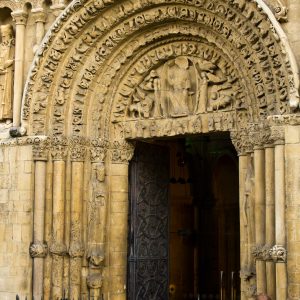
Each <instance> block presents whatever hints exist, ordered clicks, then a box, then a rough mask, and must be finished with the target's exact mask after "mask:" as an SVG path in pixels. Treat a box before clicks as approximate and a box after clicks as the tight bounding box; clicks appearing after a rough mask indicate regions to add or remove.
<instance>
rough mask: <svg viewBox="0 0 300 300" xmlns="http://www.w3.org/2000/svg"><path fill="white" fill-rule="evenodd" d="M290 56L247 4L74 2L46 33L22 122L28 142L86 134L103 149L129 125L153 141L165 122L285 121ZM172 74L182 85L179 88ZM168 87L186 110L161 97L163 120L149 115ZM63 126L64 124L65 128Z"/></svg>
mask: <svg viewBox="0 0 300 300" xmlns="http://www.w3.org/2000/svg"><path fill="white" fill-rule="evenodd" d="M162 4H164V5H162ZM182 4H184V6H183V5H182ZM174 20H176V24H174ZM171 22H172V24H171ZM87 24H88V26H87ZM141 32H143V34H142V35H141V34H140V33H141ZM287 50H288V51H287ZM290 53H291V52H290V49H286V47H285V46H282V43H281V41H280V39H279V35H278V34H276V30H274V24H273V23H272V22H271V21H270V20H269V19H268V17H267V16H266V14H265V12H264V11H262V10H261V8H259V7H258V6H257V4H256V2H255V1H249V2H248V1H247V2H246V1H239V2H236V1H225V2H224V1H209V0H201V1H199V0H194V1H185V0H174V1H170V2H169V3H168V5H165V1H158V0H151V1H129V0H128V1H123V2H122V4H115V3H114V1H109V2H105V3H104V1H103V2H102V1H100V0H99V1H75V2H74V3H73V5H71V6H70V7H68V8H67V10H66V11H65V12H64V13H63V14H62V16H61V17H60V19H59V20H58V22H57V23H56V24H55V25H53V27H52V29H51V30H50V32H49V33H48V35H47V37H46V38H45V39H44V46H43V47H42V48H41V49H40V50H39V53H38V56H37V58H36V60H35V62H34V65H33V66H32V70H31V75H30V77H29V79H28V80H27V85H26V92H25V93H24V95H25V96H24V101H23V103H24V107H23V120H24V121H25V122H27V123H28V126H29V133H30V134H31V133H34V134H41V133H43V134H44V133H45V132H51V134H54V135H61V134H65V135H66V134H71V132H72V135H73V134H74V135H84V134H85V132H86V130H88V131H89V132H90V133H91V134H92V135H94V136H104V137H105V138H106V139H107V138H108V135H109V134H111V133H109V128H110V122H111V121H114V122H115V123H121V124H120V126H121V127H122V122H123V123H124V122H127V121H128V122H129V121H130V124H131V125H132V126H135V124H134V122H135V120H134V119H135V118H136V119H138V120H146V121H148V119H150V118H154V122H152V121H149V122H146V123H147V126H148V127H147V128H148V129H149V130H150V129H151V131H152V133H151V134H154V135H155V136H161V135H160V133H158V131H156V133H155V127H157V128H158V127H159V128H163V125H162V122H161V121H165V119H174V118H175V119H176V120H177V121H178V122H182V123H184V118H195V119H197V117H196V116H198V115H200V119H205V118H207V119H209V118H210V117H211V116H214V114H215V113H216V112H217V113H219V112H222V114H223V112H231V114H230V115H231V117H230V118H232V119H233V120H234V119H235V120H236V123H237V124H241V120H243V122H242V123H247V121H248V120H250V122H259V120H261V119H264V118H265V117H266V116H267V115H272V114H286V113H289V111H290V107H289V100H291V99H296V100H295V101H294V102H297V101H298V100H297V99H298V98H297V97H298V90H297V89H298V86H297V84H298V83H297V82H296V81H295V80H294V75H295V74H294V73H295V72H294V70H292V69H291V61H292V60H291V59H290V56H289V55H290ZM286 55H288V57H286ZM79 67H80V69H81V70H83V71H82V72H78V68H79ZM174 72H180V74H181V75H182V76H181V80H180V81H179V82H177V83H176V82H174V81H172V74H173V73H174ZM192 73H193V74H194V75H193V76H191V75H189V74H192ZM189 76H190V78H189ZM245 78H247V82H246V81H245ZM274 82H275V83H276V84H274ZM116 83H118V84H116ZM119 83H120V84H119ZM176 85H182V86H183V87H184V89H183V91H182V92H181V93H182V95H183V94H187V95H186V96H185V100H184V101H185V102H189V104H188V105H187V104H184V103H178V105H179V106H178V105H177V104H176V105H177V106H178V107H179V108H178V107H176V105H175V106H174V105H173V107H172V104H174V103H172V102H171V101H170V99H171V98H172V97H171V96H172V95H171V94H169V95H160V96H161V99H164V101H165V102H166V103H168V105H169V108H168V111H167V110H166V109H163V107H162V106H159V105H153V103H154V102H153V101H154V100H153V96H155V101H156V99H159V97H158V94H159V92H161V91H162V89H161V88H158V87H159V86H160V87H164V86H167V87H169V88H170V90H171V92H172V93H173V94H174V95H175V94H176V93H175V90H176V89H175V87H176ZM172 89H173V91H172ZM200 99H201V100H200ZM203 99H204V100H203ZM175 100H176V99H175ZM201 101H202V102H201ZM203 101H204V102H205V101H206V105H203V103H204V102H203ZM162 102H163V101H162ZM177 102H178V101H177ZM155 104H156V103H155ZM293 105H294V104H293ZM205 114H207V115H209V116H205V117H203V115H205ZM45 116H47V117H45ZM66 116H72V126H71V127H68V126H65V122H69V120H68V118H66ZM213 118H214V117H213ZM217 118H219V117H217ZM46 120H49V122H47V123H46ZM138 120H136V121H138ZM208 123H209V122H208V121H207V124H208ZM215 123H216V124H217V123H218V122H215ZM128 124H129V123H128ZM227 124H232V122H231V121H228V122H226V126H227ZM196 125H197V126H200V125H199V122H198V124H196ZM210 125H211V124H210ZM120 126H116V127H119V128H120ZM180 126H181V128H179V129H178V130H179V131H188V132H190V129H187V127H186V126H185V125H184V124H183V125H180ZM188 126H190V125H188ZM207 126H208V130H210V128H213V126H211V127H209V125H207ZM230 126H231V125H230ZM242 126H244V125H243V124H242ZM126 127H127V126H126ZM200 127H201V129H199V128H200ZM200 127H198V129H197V130H202V128H205V126H203V124H201V126H200ZM227 127H228V126H227ZM233 127H234V126H233ZM66 128H69V129H68V131H69V132H66ZM148 129H147V130H148ZM234 129H236V130H241V126H240V125H239V126H236V128H233V130H234ZM214 130H218V129H214ZM220 130H230V129H228V128H224V127H222V128H221V129H220ZM198 132H199V131H198ZM200 132H202V131H200ZM134 134H135V133H133V135H134ZM164 134H165V133H162V135H164ZM127 135H130V133H128V132H127ZM131 135H132V134H131Z"/></svg>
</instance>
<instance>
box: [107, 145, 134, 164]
mask: <svg viewBox="0 0 300 300" xmlns="http://www.w3.org/2000/svg"><path fill="white" fill-rule="evenodd" d="M110 151H111V159H112V162H113V163H128V162H129V161H130V160H131V158H132V157H133V153H134V145H133V144H131V143H130V142H126V141H124V140H120V141H114V142H112V143H111V146H110Z"/></svg>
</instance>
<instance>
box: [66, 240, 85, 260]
mask: <svg viewBox="0 0 300 300" xmlns="http://www.w3.org/2000/svg"><path fill="white" fill-rule="evenodd" d="M69 255H70V257H72V258H75V257H83V255H84V247H83V245H82V243H80V242H71V244H70V248H69Z"/></svg>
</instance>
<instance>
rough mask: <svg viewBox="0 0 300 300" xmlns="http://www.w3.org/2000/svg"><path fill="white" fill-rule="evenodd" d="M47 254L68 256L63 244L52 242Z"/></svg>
mask: <svg viewBox="0 0 300 300" xmlns="http://www.w3.org/2000/svg"><path fill="white" fill-rule="evenodd" d="M49 252H50V253H51V254H54V255H58V256H65V255H67V254H68V249H67V246H66V245H65V244H63V243H58V242H54V243H52V244H51V246H50V248H49Z"/></svg>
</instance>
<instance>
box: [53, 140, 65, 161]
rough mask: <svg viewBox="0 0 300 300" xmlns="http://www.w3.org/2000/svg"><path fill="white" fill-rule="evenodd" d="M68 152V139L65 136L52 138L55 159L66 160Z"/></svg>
mask: <svg viewBox="0 0 300 300" xmlns="http://www.w3.org/2000/svg"><path fill="white" fill-rule="evenodd" d="M67 154H68V139H67V138H66V137H64V136H61V137H53V138H52V140H51V155H52V159H53V160H64V159H65V158H66V157H67Z"/></svg>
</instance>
